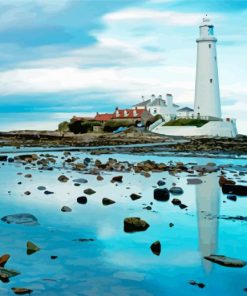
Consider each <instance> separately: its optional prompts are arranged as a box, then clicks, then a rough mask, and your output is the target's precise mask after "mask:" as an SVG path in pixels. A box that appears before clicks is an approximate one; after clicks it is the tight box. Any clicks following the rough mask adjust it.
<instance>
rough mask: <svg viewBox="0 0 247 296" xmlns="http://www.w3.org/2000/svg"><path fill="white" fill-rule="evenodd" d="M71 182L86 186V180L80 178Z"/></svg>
mask: <svg viewBox="0 0 247 296" xmlns="http://www.w3.org/2000/svg"><path fill="white" fill-rule="evenodd" d="M73 182H75V183H79V184H86V183H88V180H86V179H83V178H80V179H74V180H73Z"/></svg>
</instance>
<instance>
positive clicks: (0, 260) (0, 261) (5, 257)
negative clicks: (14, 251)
mask: <svg viewBox="0 0 247 296" xmlns="http://www.w3.org/2000/svg"><path fill="white" fill-rule="evenodd" d="M9 258H10V255H9V254H5V255H2V256H1V257H0V267H4V266H5V264H6V263H7V262H8V260H9Z"/></svg>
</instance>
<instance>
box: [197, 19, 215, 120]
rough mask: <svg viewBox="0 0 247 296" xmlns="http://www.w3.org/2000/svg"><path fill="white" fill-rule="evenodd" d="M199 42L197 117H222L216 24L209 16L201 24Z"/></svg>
mask: <svg viewBox="0 0 247 296" xmlns="http://www.w3.org/2000/svg"><path fill="white" fill-rule="evenodd" d="M196 42H197V65H196V85H195V105H194V112H195V117H204V116H206V117H216V118H221V104H220V90H219V78H218V66H217V53H216V42H217V39H216V38H215V37H214V26H213V25H212V23H211V22H210V19H209V18H208V17H205V18H203V21H202V23H201V25H200V37H199V38H198V39H197V40H196Z"/></svg>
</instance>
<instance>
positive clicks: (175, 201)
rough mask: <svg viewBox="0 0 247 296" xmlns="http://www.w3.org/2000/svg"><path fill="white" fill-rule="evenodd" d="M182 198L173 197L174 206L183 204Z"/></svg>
mask: <svg viewBox="0 0 247 296" xmlns="http://www.w3.org/2000/svg"><path fill="white" fill-rule="evenodd" d="M181 203H182V202H181V200H180V199H178V198H173V200H172V204H174V206H179V205H181Z"/></svg>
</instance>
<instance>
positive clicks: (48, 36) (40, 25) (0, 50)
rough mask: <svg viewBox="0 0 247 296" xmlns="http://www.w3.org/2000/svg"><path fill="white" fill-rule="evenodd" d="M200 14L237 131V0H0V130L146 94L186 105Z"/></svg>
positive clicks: (242, 76)
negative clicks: (206, 21) (209, 29)
mask: <svg viewBox="0 0 247 296" xmlns="http://www.w3.org/2000/svg"><path fill="white" fill-rule="evenodd" d="M205 14H208V15H209V17H210V18H211V20H212V22H213V24H214V25H215V35H216V37H217V38H218V43H217V51H218V67H219V79H220V90H221V102H222V111H223V116H224V117H232V118H236V119H237V123H238V129H239V132H240V133H244V134H247V119H246V109H247V108H246V100H247V58H246V52H247V41H246V40H247V39H246V36H247V1H245V0H217V1H215V0H204V1H202V0H0V130H10V129H32V128H33V129H55V128H56V126H57V123H58V122H61V121H63V120H69V119H70V118H71V117H72V116H73V115H82V114H85V115H92V114H94V113H95V112H97V111H99V112H112V111H113V110H114V109H115V107H116V106H118V107H121V108H126V107H128V106H131V105H132V104H135V103H137V102H139V101H140V100H141V99H140V98H141V96H145V98H147V99H148V98H149V97H150V95H151V94H156V95H157V96H158V95H160V94H161V95H163V96H164V95H165V94H166V93H172V94H173V96H174V101H175V103H177V104H179V105H180V106H190V107H193V101H194V86H195V66H196V42H195V40H196V38H197V37H198V35H199V29H198V26H199V24H200V23H201V20H202V18H203V17H204V16H205Z"/></svg>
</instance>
